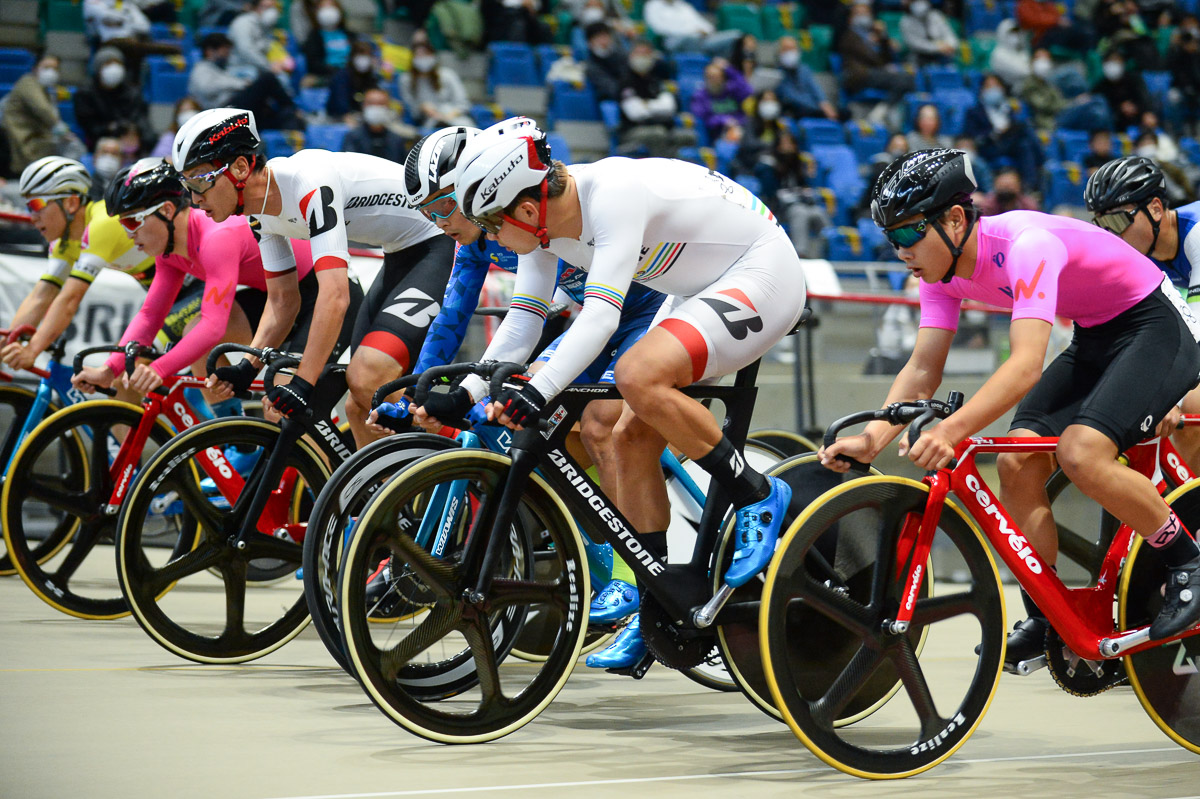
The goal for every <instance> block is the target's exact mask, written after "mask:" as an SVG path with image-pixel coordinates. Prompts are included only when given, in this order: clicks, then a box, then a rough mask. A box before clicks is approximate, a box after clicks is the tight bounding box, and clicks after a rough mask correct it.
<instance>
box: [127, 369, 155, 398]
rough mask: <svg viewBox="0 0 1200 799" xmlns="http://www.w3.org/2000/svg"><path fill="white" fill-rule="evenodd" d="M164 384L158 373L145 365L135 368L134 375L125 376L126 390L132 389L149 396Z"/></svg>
mask: <svg viewBox="0 0 1200 799" xmlns="http://www.w3.org/2000/svg"><path fill="white" fill-rule="evenodd" d="M162 383H163V379H162V378H161V377H159V376H158V372H156V371H154V370H153V369H151V368H150V367H149V366H147V365H146V364H144V363H139V364H138V365H137V366H135V367H133V374H131V375H126V376H125V388H128V389H132V390H133V391H136V392H137V393H139V394H149V393H150V392H151V391H153V390H154V389H156V388H158V387H159V386H161V385H162Z"/></svg>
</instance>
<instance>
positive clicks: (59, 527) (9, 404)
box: [0, 386, 82, 577]
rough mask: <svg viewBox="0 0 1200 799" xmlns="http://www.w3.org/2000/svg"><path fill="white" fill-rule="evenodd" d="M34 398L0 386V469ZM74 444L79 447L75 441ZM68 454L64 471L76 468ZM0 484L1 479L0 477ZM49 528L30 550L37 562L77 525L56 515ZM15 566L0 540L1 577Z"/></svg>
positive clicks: (19, 389)
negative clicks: (1, 432) (1, 433)
mask: <svg viewBox="0 0 1200 799" xmlns="http://www.w3.org/2000/svg"><path fill="white" fill-rule="evenodd" d="M34 398H35V394H34V392H32V391H30V390H29V389H27V388H22V387H21V386H0V430H3V431H4V435H3V438H0V469H4V468H5V467H7V466H8V461H9V459H10V458H12V456H13V453H14V452H16V450H17V444H18V438H19V437H20V435H21V429H22V427H23V426H24V424H25V420H26V419H27V418H28V417H29V412H30V410H31V409H32V408H33V401H34ZM58 409H59V408H58V405H57V404H55V403H53V402H51V403H50V405H49V407H48V408H47V409H46V413H47V415H50V414H53V413H56V412H57V411H58ZM75 444H76V445H78V446H82V445H81V444H79V442H78V441H76V442H75ZM66 457H67V455H66V454H65V451H64V455H63V458H64V463H63V467H64V472H65V471H66V469H67V468H68V467H69V466H71V467H76V468H80V473H81V474H82V468H81V467H79V463H78V459H77V462H76V463H75V464H67V463H66V462H65V458H66ZM0 482H3V478H2V477H0ZM49 525H50V527H49V529H48V530H46V531H45V532H44V536H45V537H44V538H42V540H41V542H40V543H38V545H37V546H36V547H35V548H34V550H33V557H34V559H35V560H36V562H37V563H45V562H46V561H47V560H49V559H50V558H52V557H54V554H55V553H56V552H58V550H59V549H61V548H62V546H63V544H65V543H67V539H69V538H70V537H71V535H72V534H73V533H74V532H75V529H76V527H77V524H76V522H75V520H74V519H73V518H72V517H67V516H63V515H62V514H59V515H58V519H57V521H54V520H49ZM16 573H17V567H16V566H15V565H14V564H13V561H12V558H10V557H9V556H8V545H7V544H5V543H3V539H0V577H7V576H8V575H10V574H16Z"/></svg>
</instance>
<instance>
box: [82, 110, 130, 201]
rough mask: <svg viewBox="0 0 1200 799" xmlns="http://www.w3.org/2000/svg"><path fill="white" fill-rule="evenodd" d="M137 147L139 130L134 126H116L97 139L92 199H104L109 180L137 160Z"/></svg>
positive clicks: (93, 160)
mask: <svg viewBox="0 0 1200 799" xmlns="http://www.w3.org/2000/svg"><path fill="white" fill-rule="evenodd" d="M137 148H138V138H137V131H136V130H135V129H134V128H133V127H132V126H124V127H122V126H114V127H113V128H112V129H111V130H110V131H109V132H108V133H107V134H106V135H104V136H101V137H100V138H99V139H98V140H97V141H96V149H95V150H94V151H93V152H92V190H91V192H90V193H89V194H88V196H89V197H90V198H91V199H93V200H101V199H104V190H105V189H106V188H108V184H109V182H111V181H112V179H113V178H114V177H115V176H116V174H117V173H118V172H120V171H121V168H122V167H124V166H126V165H128V164H132V163H133V162H134V161H136V160H137V157H138V151H137Z"/></svg>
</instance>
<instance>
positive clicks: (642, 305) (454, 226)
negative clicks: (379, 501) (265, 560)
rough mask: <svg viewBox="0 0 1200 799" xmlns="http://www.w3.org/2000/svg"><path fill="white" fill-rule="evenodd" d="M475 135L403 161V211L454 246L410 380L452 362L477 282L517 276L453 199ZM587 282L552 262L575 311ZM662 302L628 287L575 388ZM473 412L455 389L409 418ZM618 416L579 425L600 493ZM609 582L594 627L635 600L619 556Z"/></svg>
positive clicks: (637, 332) (460, 130)
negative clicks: (498, 273)
mask: <svg viewBox="0 0 1200 799" xmlns="http://www.w3.org/2000/svg"><path fill="white" fill-rule="evenodd" d="M506 125H507V129H515V128H523V129H524V130H525V132H526V135H529V136H530V137H532V139H533V140H534V142H535V144H536V146H537V147H538V148H539V151H540V153H541V155H540V157H541V158H542V160H543V161H545V162H548V161H549V157H550V146H549V144H548V143H547V142H546V139H545V134H543V133H542V131H541V130H539V129H538V128H537V126H536V125H535V124H534V123H533V121H532V120H530V119H528V118H525V117H518V118H515V119H512V120H508V121H507V123H506ZM478 133H479V131H478V130H477V129H475V128H466V127H451V128H443V129H441V130H438V131H435V132H433V133H431V134H430V135H428V136H426V137H425V138H424V139H422V140H421V141H419V142H418V143H417V144H416V146H415V147H413V149H412V150H411V151H410V152H409V154H408V158H407V159H406V161H405V165H404V178H405V190H406V192H407V193H408V201H409V204H410V205H411V206H412V207H414V208H416V209H418V210H419V211H421V213H423V214H425V215H426V217H428V218H429V219H430V220H431V221H433V222H434V224H436V225H437V226H438V227H439V228H441V229H442V231H444V232H445V233H446V235H447V236H449V237H450V238H452V239H454V241H455V242H456V246H455V250H454V271H453V272H452V273H451V274H450V284H449V286H448V288H447V289H446V297H445V299H444V300H443V302H442V309H441V311H440V312H439V313H438V315H437V317H436V318H435V319H434V320H433V323H432V324H431V325H430V326H429V334H428V336H426V339H425V346H424V347H422V349H421V355H420V358H419V359H418V360H417V366H416V367H415V369H414V371H415V372H423V371H424V370H426V369H428V368H429V367H431V366H435V365H438V364H443V363H449V362H450V361H451V360H452V359H453V358H454V356H455V355H456V354H457V352H458V349H459V347H460V346H462V341H463V337H464V336H465V335H466V330H467V324H468V322H469V321H470V319H471V314H472V313H474V311H475V308H476V307H478V305H479V294H480V291H481V290H482V289H483V283H484V279H485V278H486V277H487V273H488V271H489V270H490V269H491V268H492V267H493V266H496V267H499V268H501V269H504V270H505V271H508V272H516V271H517V255H516V253H514V252H513V251H511V250H509V249H506V248H505V247H502V246H501V245H500V244H499V243H497V242H495V241H489V240H488V238H487V237H486V236H484V235H483V231H482V230H481V229H480V228H479V227H477V226H476V225H474V224H473V223H471V222H470V221H468V220H467V218H466V217H464V216H463V214H462V211H461V209H460V208H459V204H458V196H457V195H456V194H455V190H454V167H455V166H456V164H457V162H458V157H459V155H460V154H461V153H462V151H463V148H465V147H466V145H467V143H468V142H469V141H470V140H471V139H473V138H474V137H475V136H476V135H477V134H478ZM586 276H587V273H586V272H584V271H582V270H579V269H576V268H574V267H572V266H568V265H567V264H565V263H563V262H562V261H559V262H558V290H559V291H561V292H563V293H564V294H566V295H567V296H568V297H569V298H570V299H571V300H573V301H574V302H576V303H579V304H582V303H583V302H584V284H585V279H586ZM662 301H663V296H662V295H661V294H659V293H658V292H656V291H652V290H650V289H648V288H645V287H643V286H639V285H634V286H632V287H631V288H630V291H629V296H628V298H627V301H626V302H625V304H624V307H623V308H622V309H621V319H620V323H619V324H618V326H617V329H616V331H615V332H614V333H613V335H612V337H611V338H610V339H609V341H608V344H607V345H606V346H605V347H604V349H603V351H602V352H601V353H600V355H599V356H598V357H597V358H596V360H595V361H593V362H592V364H591V365H590V366H588V367H587V368H586V369H584V370H583V372H582V373H581V374H580V375H579V376H578V380H579V381H582V382H588V383H611V382H613V367H614V366H615V364H616V362H617V360H618V359H619V358H620V356H621V355H623V354H624V353H625V352H626V351H627V350H628V349H629V348H630V347H632V346H633V345H634V344H635V343H637V341H638V340H639V339H641V337H642V335H643V334H644V333H645V332H646V329H647V328H648V327H649V326H650V323H651V321H652V320H653V319H654V315H655V314H656V313H657V312H658V308H659V306H660V305H661V304H662ZM513 307H526V308H528V307H536V306H529V305H527V304H524V303H523V302H522V300H520V299H517V300H516V301H515V302H514V305H513ZM535 313H537V314H538V315H540V316H543V317H544V316H545V310H544V309H543V308H541V307H536V310H535ZM561 340H562V337H561V336H560V337H559V338H558V339H557V340H555V342H554V343H553V344H551V345H550V347H549V348H547V349H546V350H545V351H544V352H543V353H542V354H541V355H540V356H539V358H538V360H539V362H542V363H544V362H546V361H548V360H549V359H550V357H551V356H552V355H553V353H554V351H555V350H556V349H557V346H558V344H559V342H561ZM472 404H473V403H472V400H471V396H470V394H469V393H468V392H467V390H466V389H465V388H462V387H456V388H454V389H452V390H451V391H450V392H449V393H447V394H433V395H431V396H430V398H429V400H428V401H427V402H426V404H425V406H424V407H420V408H416V407H414V409H413V410H414V415H415V416H416V418H417V421H418V422H419V423H421V424H423V425H424V426H425V427H426V428H427V429H431V430H434V429H436V427H437V426H440V422H438V419H439V418H441V419H447V420H457V419H460V418H462V417H463V416H465V415H466V413H467V412H468V411H469V410H470V408H471V405H472ZM620 416H621V403H620V402H617V401H601V402H593V403H590V404H589V405H588V406H587V409H586V410H585V411H584V415H583V419H582V420H581V425H580V439H581V441H582V444H583V447H584V449H585V450H586V453H587V459H590V460H591V462H592V463H593V464H595V466H596V470H597V476H598V479H599V483H600V485H601V487H603V488H604V489H605V490H609V489H611V488H612V487H613V486H614V485H615V484H616V474H615V471H614V470H615V463H614V458H613V452H612V429H613V427H614V426H615V425H616V423H617V420H618V419H619V418H620ZM587 459H585V460H587ZM612 576H613V579H612V581H611V582H609V583H608V584H607V585H606V586H605V587H604V588H603V590H601V591H600V592H599V593H598V594H597V596H596V598H595V600H594V601H593V603H592V605H591V608H590V611H591V615H590V618H591V620H592V621H594V622H601V623H606V622H612V621H618V620H620V619H624V618H626V617H628V616H629V615H631V614H632V613H633V612H634V611H635V610H637V606H638V599H639V597H638V591H637V587H636V583H635V581H634V576H633V572H632V571H631V570H630V569H629V567H628V565H626V564H625V562H624V561H623V560H621V558H620V557H618V556H614V558H613V571H612Z"/></svg>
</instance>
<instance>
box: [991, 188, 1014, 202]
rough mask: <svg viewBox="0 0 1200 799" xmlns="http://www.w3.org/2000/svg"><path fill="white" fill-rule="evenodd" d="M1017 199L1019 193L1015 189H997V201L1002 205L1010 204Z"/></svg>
mask: <svg viewBox="0 0 1200 799" xmlns="http://www.w3.org/2000/svg"><path fill="white" fill-rule="evenodd" d="M1016 200H1017V193H1016V192H1015V191H1008V190H1007V189H999V190H997V191H996V202H998V203H1000V204H1001V205H1010V204H1012V203H1014V202H1016Z"/></svg>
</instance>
